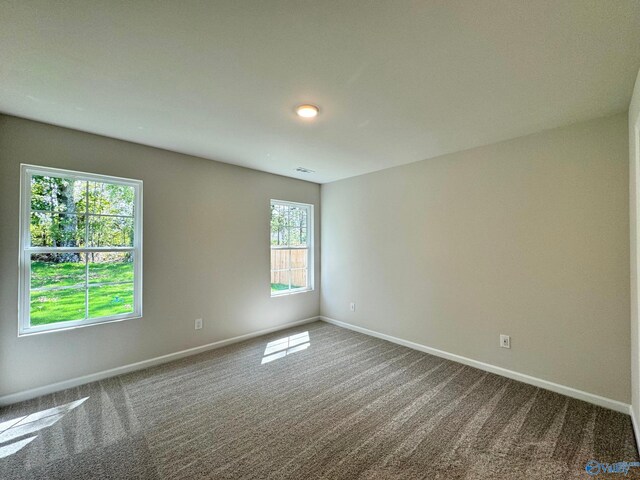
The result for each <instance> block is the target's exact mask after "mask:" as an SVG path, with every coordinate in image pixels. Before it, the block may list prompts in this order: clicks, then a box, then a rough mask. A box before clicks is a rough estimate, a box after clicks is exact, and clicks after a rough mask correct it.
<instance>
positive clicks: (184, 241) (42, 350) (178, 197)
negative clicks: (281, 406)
mask: <svg viewBox="0 0 640 480" xmlns="http://www.w3.org/2000/svg"><path fill="white" fill-rule="evenodd" d="M20 163H31V164H36V165H45V166H51V167H59V168H67V169H74V170H80V171H86V172H93V173H101V174H108V175H115V176H121V177H129V178H135V179H141V180H143V181H144V318H142V319H137V320H130V321H125V322H120V323H111V324H103V325H97V326H92V327H87V328H80V329H76V330H71V331H65V332H56V333H47V334H42V335H32V336H28V337H22V338H17V326H18V323H17V298H18V291H17V288H18V278H17V272H18V200H19V198H18V197H19V181H18V179H19V171H20V168H19V167H20ZM270 198H277V199H280V200H291V201H297V202H305V203H312V204H314V205H315V207H316V229H315V231H316V239H317V238H318V237H319V230H320V229H319V216H320V215H319V214H320V211H319V200H320V187H319V186H318V185H316V184H313V183H308V182H303V181H299V180H294V179H290V178H285V177H280V176H276V175H271V174H267V173H262V172H258V171H254V170H248V169H245V168H240V167H235V166H231V165H226V164H222V163H217V162H212V161H210V160H203V159H200V158H195V157H190V156H187V155H180V154H177V153H172V152H168V151H164V150H159V149H155V148H150V147H145V146H141V145H136V144H132V143H127V142H122V141H118V140H113V139H109V138H104V137H99V136H95V135H90V134H87V133H82V132H78V131H74V130H68V129H63V128H58V127H54V126H50V125H45V124H41V123H36V122H31V121H28V120H22V119H17V118H14V117H7V116H0V396H1V395H6V394H10V393H14V392H18V391H22V390H25V389H30V388H34V387H39V386H43V385H46V384H50V383H53V382H58V381H63V380H67V379H70V378H74V377H77V376H80V375H86V374H90V373H94V372H98V371H101V370H105V369H109V368H114V367H118V366H122V365H126V364H130V363H133V362H138V361H141V360H146V359H149V358H153V357H156V356H159V355H164V354H168V353H173V352H176V351H179V350H183V349H187V348H190V347H194V346H199V345H203V344H207V343H210V342H214V341H217V340H221V339H227V338H230V337H233V336H237V335H241V334H245V333H249V332H255V331H257V330H261V329H265V328H270V327H274V326H278V325H282V324H284V323H287V322H291V321H295V320H301V319H304V318H308V317H313V316H316V315H318V313H319V292H318V288H316V290H315V291H314V292H311V293H302V294H296V295H291V296H284V297H278V298H270V287H269V276H270V269H269V243H268V242H269V211H270V210H269V199H270ZM318 259H319V242H318V241H316V263H317V265H319V262H318ZM318 286H319V268H316V287H318ZM200 317H202V318H204V329H203V330H200V331H196V330H194V319H196V318H200Z"/></svg>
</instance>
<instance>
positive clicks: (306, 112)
mask: <svg viewBox="0 0 640 480" xmlns="http://www.w3.org/2000/svg"><path fill="white" fill-rule="evenodd" d="M319 111H320V110H319V109H318V107H316V106H315V105H299V106H297V107H296V113H297V114H298V116H299V117H302V118H313V117H316V116H318V112H319Z"/></svg>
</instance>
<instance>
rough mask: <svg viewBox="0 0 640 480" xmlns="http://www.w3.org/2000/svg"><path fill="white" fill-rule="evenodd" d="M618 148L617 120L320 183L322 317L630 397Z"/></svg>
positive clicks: (622, 150) (624, 210) (623, 176)
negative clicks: (507, 340)
mask: <svg viewBox="0 0 640 480" xmlns="http://www.w3.org/2000/svg"><path fill="white" fill-rule="evenodd" d="M487 121H490V119H488V120H487ZM460 134H461V135H463V134H464V132H460ZM627 145H628V140H627V115H626V114H620V115H616V116H613V117H608V118H601V119H597V120H594V121H590V122H586V123H581V124H576V125H573V126H569V127H565V128H559V129H555V130H550V131H546V132H543V133H540V134H536V135H531V136H527V137H521V138H518V139H515V140H511V141H507V142H503V143H499V144H494V145H490V146H486V147H481V148H475V149H472V150H468V151H464V152H459V153H455V154H451V155H445V156H442V157H439V158H434V159H431V160H426V161H423V162H418V163H414V164H411V165H406V166H402V167H397V168H392V169H389V170H384V171H380V172H376V173H372V174H368V175H363V176H359V177H354V178H351V179H347V180H343V181H338V182H335V183H330V184H326V185H323V186H322V256H323V262H322V292H321V294H322V300H321V312H322V314H323V315H325V316H328V317H331V318H334V319H336V320H341V321H345V322H348V323H351V324H353V325H357V326H361V327H365V328H368V329H371V330H375V331H377V332H380V333H385V334H389V335H393V336H396V337H399V338H402V339H405V340H410V341H413V342H417V343H421V344H423V345H426V346H429V347H434V348H437V349H441V350H445V351H447V352H450V353H454V354H458V355H462V356H465V357H469V358H472V359H475V360H479V361H482V362H486V363H490V364H493V365H496V366H500V367H504V368H507V369H511V370H515V371H517V372H520V373H525V374H528V375H532V376H535V377H539V378H542V379H545V380H548V381H552V382H556V383H560V384H563V385H566V386H569V387H573V388H577V389H580V390H584V391H587V392H591V393H594V394H597V395H602V396H604V397H608V398H611V399H614V400H618V401H622V402H626V403H629V402H630V400H631V398H630V367H629V357H630V341H629V331H630V327H629V315H630V313H629V240H628V239H629V203H628V193H629V189H628V179H629V177H628V146H627ZM352 301H353V302H356V311H355V312H350V311H349V303H350V302H352ZM501 333H504V334H508V335H511V341H512V349H511V350H506V349H501V348H499V347H498V335H499V334H501Z"/></svg>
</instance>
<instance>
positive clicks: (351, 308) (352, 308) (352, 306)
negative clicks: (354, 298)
mask: <svg viewBox="0 0 640 480" xmlns="http://www.w3.org/2000/svg"><path fill="white" fill-rule="evenodd" d="M349 310H351V311H352V312H355V311H356V304H355V303H353V302H351V303H350V304H349Z"/></svg>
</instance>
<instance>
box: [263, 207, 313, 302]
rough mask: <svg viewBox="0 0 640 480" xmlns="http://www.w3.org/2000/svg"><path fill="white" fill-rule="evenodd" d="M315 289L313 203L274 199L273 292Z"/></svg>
mask: <svg viewBox="0 0 640 480" xmlns="http://www.w3.org/2000/svg"><path fill="white" fill-rule="evenodd" d="M308 290H313V205H307V204H305V203H293V202H283V201H280V200H271V296H272V297H273V296H276V295H286V294H288V293H295V292H304V291H308Z"/></svg>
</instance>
